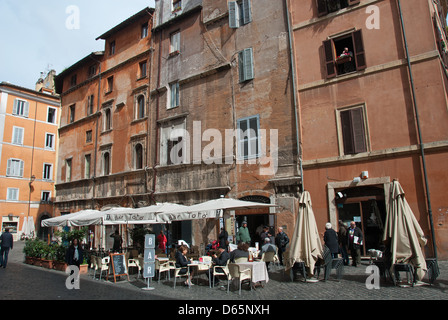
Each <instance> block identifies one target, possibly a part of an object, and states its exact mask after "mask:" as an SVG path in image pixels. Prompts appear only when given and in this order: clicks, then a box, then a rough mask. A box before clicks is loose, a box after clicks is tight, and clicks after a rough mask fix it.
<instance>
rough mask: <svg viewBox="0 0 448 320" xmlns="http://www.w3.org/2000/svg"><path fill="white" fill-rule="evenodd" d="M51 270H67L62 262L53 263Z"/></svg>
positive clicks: (65, 264)
mask: <svg viewBox="0 0 448 320" xmlns="http://www.w3.org/2000/svg"><path fill="white" fill-rule="evenodd" d="M53 269H55V270H58V271H63V272H65V269H67V263H65V262H62V261H54V262H53Z"/></svg>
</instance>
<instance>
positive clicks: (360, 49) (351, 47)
mask: <svg viewBox="0 0 448 320" xmlns="http://www.w3.org/2000/svg"><path fill="white" fill-rule="evenodd" d="M323 47H324V54H325V73H326V77H327V78H333V77H335V76H337V75H343V74H346V73H350V72H355V71H360V70H364V69H365V68H366V67H367V66H366V58H365V51H364V43H363V38H362V31H361V30H358V31H355V32H352V33H349V34H347V35H344V36H341V37H337V38H332V39H329V40H325V41H324V42H323Z"/></svg>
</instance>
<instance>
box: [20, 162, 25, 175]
mask: <svg viewBox="0 0 448 320" xmlns="http://www.w3.org/2000/svg"><path fill="white" fill-rule="evenodd" d="M24 165H25V162H23V161H22V160H20V167H19V170H20V171H19V177H23V167H24Z"/></svg>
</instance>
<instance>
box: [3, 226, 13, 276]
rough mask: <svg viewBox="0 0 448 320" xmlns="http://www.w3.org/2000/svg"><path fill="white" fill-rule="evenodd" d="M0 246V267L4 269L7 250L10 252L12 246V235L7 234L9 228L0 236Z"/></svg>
mask: <svg viewBox="0 0 448 320" xmlns="http://www.w3.org/2000/svg"><path fill="white" fill-rule="evenodd" d="M0 241H1V242H2V244H1V250H0V267H3V268H6V265H7V263H8V254H9V249H11V250H12V247H13V245H14V239H13V237H12V234H11V233H9V228H6V229H5V232H3V233H2V235H1V236H0Z"/></svg>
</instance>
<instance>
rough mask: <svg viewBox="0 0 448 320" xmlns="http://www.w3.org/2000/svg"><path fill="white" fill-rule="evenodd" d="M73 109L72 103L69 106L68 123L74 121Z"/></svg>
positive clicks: (74, 109) (74, 107)
mask: <svg viewBox="0 0 448 320" xmlns="http://www.w3.org/2000/svg"><path fill="white" fill-rule="evenodd" d="M75 111H76V105H74V104H72V105H71V106H70V107H69V114H68V123H73V122H75Z"/></svg>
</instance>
